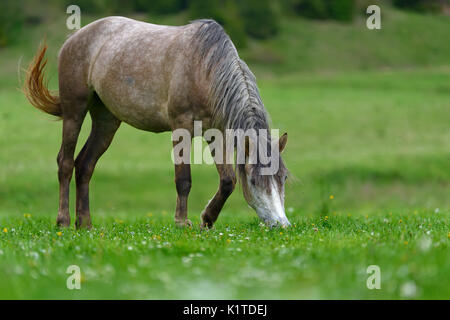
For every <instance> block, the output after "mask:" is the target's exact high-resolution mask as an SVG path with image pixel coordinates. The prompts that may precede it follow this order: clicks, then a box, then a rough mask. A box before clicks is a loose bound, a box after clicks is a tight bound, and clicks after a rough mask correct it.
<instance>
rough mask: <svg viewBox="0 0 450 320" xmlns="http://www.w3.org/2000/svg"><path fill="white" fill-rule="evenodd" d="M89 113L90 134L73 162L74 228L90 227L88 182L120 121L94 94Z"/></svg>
mask: <svg viewBox="0 0 450 320" xmlns="http://www.w3.org/2000/svg"><path fill="white" fill-rule="evenodd" d="M89 113H90V115H91V118H92V129H91V133H90V135H89V138H88V140H87V141H86V144H85V145H84V147H83V149H82V150H81V151H80V153H79V154H78V156H77V159H76V160H75V180H76V186H77V192H76V194H77V195H76V196H77V200H76V221H75V226H76V227H77V228H81V227H87V228H90V227H91V216H90V211H89V182H90V180H91V177H92V174H93V172H94V168H95V165H96V163H97V161H98V159H99V158H100V157H101V156H102V154H103V153H104V152H105V151H106V150H107V149H108V147H109V145H110V144H111V141H112V140H113V137H114V134H115V133H116V131H117V129H118V128H119V126H120V120H118V119H117V118H116V117H115V116H114V115H113V114H112V113H111V112H109V110H108V109H106V107H105V106H104V105H103V103H102V102H101V101H100V99H99V98H98V96H97V95H96V94H94V95H93V97H92V100H90V102H89Z"/></svg>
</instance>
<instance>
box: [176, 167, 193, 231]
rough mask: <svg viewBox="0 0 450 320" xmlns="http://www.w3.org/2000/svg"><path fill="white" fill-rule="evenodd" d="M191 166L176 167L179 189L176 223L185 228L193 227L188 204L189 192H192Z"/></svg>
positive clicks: (177, 186)
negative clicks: (188, 213) (188, 212)
mask: <svg viewBox="0 0 450 320" xmlns="http://www.w3.org/2000/svg"><path fill="white" fill-rule="evenodd" d="M191 184H192V180H191V165H190V164H185V163H183V164H176V165H175V185H176V188H177V207H176V210H175V223H176V225H177V226H180V227H184V226H190V225H192V223H191V221H190V220H189V219H188V218H187V202H188V197H189V192H190V191H191Z"/></svg>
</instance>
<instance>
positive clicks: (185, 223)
mask: <svg viewBox="0 0 450 320" xmlns="http://www.w3.org/2000/svg"><path fill="white" fill-rule="evenodd" d="M175 225H176V226H177V227H179V228H185V227H192V222H191V220H189V219H185V220H184V221H175Z"/></svg>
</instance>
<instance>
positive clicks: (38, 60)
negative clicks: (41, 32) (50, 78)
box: [22, 41, 62, 118]
mask: <svg viewBox="0 0 450 320" xmlns="http://www.w3.org/2000/svg"><path fill="white" fill-rule="evenodd" d="M46 51H47V45H46V43H45V41H44V42H43V43H42V44H41V45H40V47H39V49H38V51H37V52H36V55H35V56H34V58H33V60H32V61H31V63H30V65H29V66H28V69H27V70H26V77H25V83H24V85H23V88H22V91H23V93H24V94H25V96H26V97H27V99H28V101H30V103H31V104H32V105H33V106H34V107H36V108H37V109H39V110H41V111H44V112H46V113H48V114H51V115H53V116H56V117H59V118H61V116H62V113H61V105H60V101H59V96H58V94H54V93H51V92H50V91H49V90H48V88H47V81H46V80H45V78H44V68H45V65H46V64H47V59H46V58H45V52H46Z"/></svg>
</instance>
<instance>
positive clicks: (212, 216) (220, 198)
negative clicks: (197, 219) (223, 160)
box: [202, 163, 236, 228]
mask: <svg viewBox="0 0 450 320" xmlns="http://www.w3.org/2000/svg"><path fill="white" fill-rule="evenodd" d="M216 167H217V171H218V172H219V177H220V183H219V190H218V191H217V193H216V194H215V196H214V197H213V198H212V199H211V201H210V202H209V203H208V205H207V206H206V208H205V210H204V211H203V213H202V220H203V224H202V226H203V227H208V228H211V227H212V226H213V224H214V222H216V220H217V218H218V216H219V213H220V211H221V210H222V208H223V205H224V204H225V201H227V199H228V197H229V196H230V195H231V193H232V192H233V190H234V187H235V185H236V175H235V173H234V170H233V165H231V164H217V163H216Z"/></svg>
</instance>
